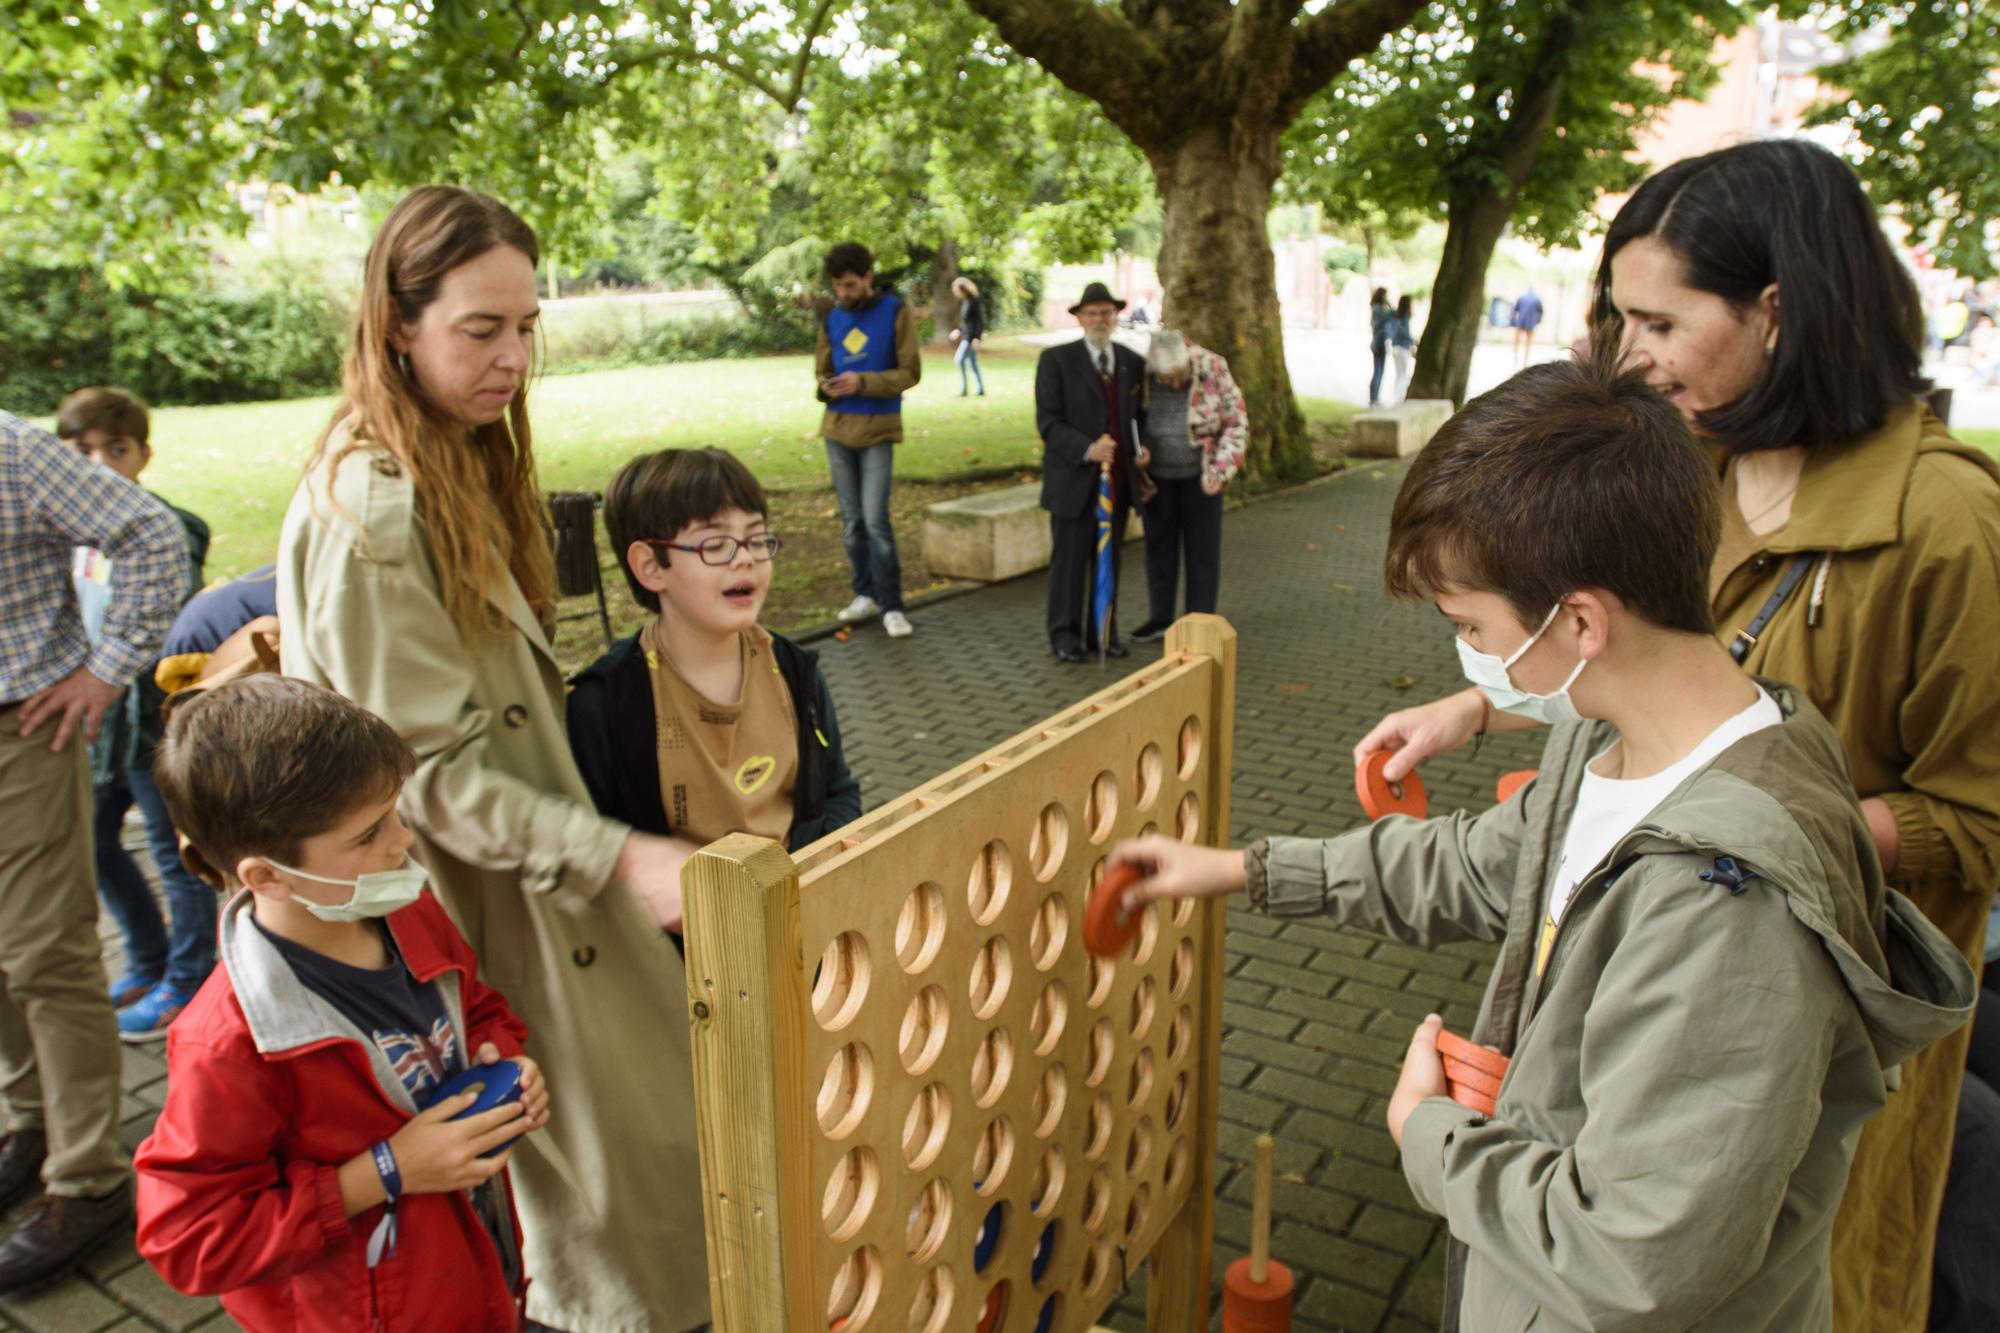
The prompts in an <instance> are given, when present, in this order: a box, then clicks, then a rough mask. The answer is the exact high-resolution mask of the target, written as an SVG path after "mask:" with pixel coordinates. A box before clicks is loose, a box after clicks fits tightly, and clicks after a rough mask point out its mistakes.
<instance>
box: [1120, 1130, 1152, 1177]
mask: <svg viewBox="0 0 2000 1333" xmlns="http://www.w3.org/2000/svg"><path fill="white" fill-rule="evenodd" d="M1152 1160H1153V1121H1152V1119H1151V1117H1149V1116H1143V1115H1142V1116H1140V1117H1139V1122H1138V1123H1137V1124H1135V1125H1133V1126H1132V1137H1131V1138H1129V1139H1127V1140H1126V1141H1125V1174H1126V1176H1127V1177H1131V1176H1137V1175H1141V1174H1143V1173H1144V1172H1145V1170H1146V1164H1147V1163H1148V1162H1150V1161H1152Z"/></svg>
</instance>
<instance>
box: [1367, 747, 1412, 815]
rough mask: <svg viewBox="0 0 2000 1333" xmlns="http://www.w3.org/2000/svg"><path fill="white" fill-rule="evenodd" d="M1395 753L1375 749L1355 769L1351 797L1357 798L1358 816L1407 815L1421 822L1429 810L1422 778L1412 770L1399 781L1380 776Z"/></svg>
mask: <svg viewBox="0 0 2000 1333" xmlns="http://www.w3.org/2000/svg"><path fill="white" fill-rule="evenodd" d="M1395 753H1396V752H1395V751H1394V750H1376V751H1374V752H1372V753H1371V754H1370V755H1369V756H1368V757H1367V758H1366V759H1364V760H1362V761H1361V763H1360V765H1359V766H1358V767H1356V768H1355V770H1354V794H1355V795H1356V796H1359V797H1360V798H1361V813H1362V814H1364V815H1367V816H1368V817H1369V818H1370V819H1380V818H1382V817H1383V816H1384V815H1408V816H1410V817H1411V818H1412V819H1422V818H1423V817H1424V815H1425V814H1427V813H1428V812H1429V811H1430V808H1431V798H1430V796H1429V795H1428V794H1427V793H1426V792H1425V791H1424V783H1423V779H1422V778H1419V777H1418V776H1417V775H1416V773H1415V772H1414V771H1412V772H1410V773H1408V774H1406V775H1405V776H1404V778H1403V780H1402V781H1401V782H1391V781H1389V779H1387V778H1385V777H1383V776H1382V769H1383V768H1384V767H1385V766H1386V765H1387V764H1388V762H1389V759H1390V756H1392V755H1394V754H1395Z"/></svg>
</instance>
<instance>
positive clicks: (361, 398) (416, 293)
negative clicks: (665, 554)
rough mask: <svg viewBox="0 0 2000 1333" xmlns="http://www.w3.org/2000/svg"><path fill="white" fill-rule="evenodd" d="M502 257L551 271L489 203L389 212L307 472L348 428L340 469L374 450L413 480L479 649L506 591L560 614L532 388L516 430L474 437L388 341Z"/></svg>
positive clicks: (520, 395) (461, 619)
mask: <svg viewBox="0 0 2000 1333" xmlns="http://www.w3.org/2000/svg"><path fill="white" fill-rule="evenodd" d="M502 245H506V246H512V247H513V248H514V249H516V250H519V251H520V252H521V253H522V254H524V255H526V256H527V257H528V262H529V263H530V264H539V263H540V262H541V247H540V245H539V244H538V243H537V242H536V240H535V233H534V231H533V229H531V228H530V227H529V226H528V224H527V223H525V222H523V221H521V219H520V218H519V217H517V216H516V215H515V214H514V212H513V210H512V209H510V208H508V207H507V206H506V205H505V204H503V203H501V202H500V201H499V200H497V199H493V198H491V197H489V196H487V195H483V194H478V193H475V192H474V191H471V190H462V189H459V188H457V187H456V186H451V185H426V186H424V187H423V188H422V189H419V190H413V191H411V192H410V193H409V194H407V195H405V196H404V197H403V199H402V202H400V203H398V204H397V205H396V206H395V208H393V209H391V210H390V212H389V216H388V217H387V218H385V219H384V220H383V222H382V227H381V230H379V231H377V232H376V233H375V240H374V242H373V243H372V244H371V245H370V246H369V247H368V262H367V267H366V269H365V271H364V275H363V278H362V285H361V300H360V301H359V302H358V303H357V304H356V308H355V312H354V335H353V338H352V341H351V342H350V344H349V346H348V349H347V364H346V367H345V369H344V370H343V371H342V373H341V381H340V402H339V403H338V404H337V405H336V406H335V408H334V411H333V419H332V420H331V421H329V422H328V423H327V427H326V430H325V431H324V432H322V434H321V435H320V438H319V443H318V444H317V445H315V446H314V448H313V454H312V458H311V459H310V460H309V461H308V462H307V464H306V469H307V471H311V470H312V469H313V468H314V467H316V466H318V465H319V463H320V462H321V460H322V459H325V458H326V457H327V451H328V447H329V444H330V443H331V442H332V441H333V439H334V437H335V436H336V434H338V433H339V432H340V431H341V430H342V428H343V427H344V429H345V436H344V439H343V440H342V442H341V443H340V444H339V445H338V446H337V447H336V448H335V451H334V454H333V457H332V464H333V466H334V467H338V465H339V462H340V459H341V458H342V457H344V456H345V455H346V454H347V453H349V452H350V451H352V450H354V449H357V448H362V447H366V446H371V445H372V446H379V447H381V448H384V449H387V450H388V451H389V452H390V453H391V454H393V455H394V456H395V458H396V460H397V461H398V462H399V463H401V464H402V465H403V466H404V467H405V468H406V469H408V470H409V474H410V480H411V483H412V484H413V485H414V486H415V488H416V499H417V512H418V513H419V514H421V515H422V516H423V520H424V531H425V534H426V535H427V536H428V538H429V540H430V551H431V557H432V559H433V560H434V561H435V563H436V566H437V575H438V585H439V589H440V591H441V592H442V593H443V596H444V606H445V612H446V614H448V615H449V616H450V617H451V622H452V624H453V625H454V626H455V627H456V628H457V630H458V632H459V635H460V636H461V637H462V638H465V639H466V640H468V641H471V640H474V639H477V638H478V637H480V636H481V635H483V634H485V633H488V632H491V631H494V630H497V629H499V628H500V627H501V626H502V625H503V624H504V623H505V622H504V618H503V617H502V616H501V615H500V614H499V613H498V612H497V611H496V610H495V609H494V607H493V606H492V604H491V603H490V602H489V601H488V600H487V597H488V596H489V594H491V593H494V592H495V591H496V590H497V589H498V588H499V587H500V586H501V583H500V581H501V580H502V579H503V578H506V577H509V576H511V577H512V578H513V579H514V581H515V582H516V583H517V584H519V585H520V588H521V592H522V594H523V595H524V596H525V597H526V598H527V600H528V604H529V605H530V606H532V607H533V608H534V609H535V612H536V614H538V615H545V614H547V612H548V611H549V609H550V608H551V607H552V605H553V602H554V597H555V557H554V554H553V552H552V551H551V550H550V546H549V538H548V516H547V510H546V506H545V504H544V502H543V500H542V494H541V488H540V487H539V486H538V485H537V483H536V479H535V455H534V450H533V448H532V447H531V446H530V443H529V434H528V385H527V381H526V380H525V379H524V380H523V381H522V384H521V388H520V390H519V391H518V392H517V393H515V395H514V401H513V402H511V403H509V404H508V405H507V415H506V416H504V417H502V418H501V419H500V420H498V421H495V422H492V423H490V424H488V425H485V426H480V427H478V428H477V429H475V430H473V431H472V432H471V433H470V435H469V436H468V434H467V432H466V430H465V428H464V427H463V426H461V425H459V424H457V423H456V422H453V421H451V420H450V419H449V418H447V417H446V416H445V415H444V414H443V413H442V412H440V411H439V410H438V408H437V406H436V405H435V404H434V403H432V402H431V401H430V399H429V397H428V396H427V395H426V394H425V393H424V391H423V388H422V386H421V385H419V384H418V383H417V382H416V381H415V380H414V379H413V378H412V377H411V376H410V375H409V373H408V372H407V371H406V370H405V369H404V368H403V367H404V365H405V364H406V363H405V362H404V361H403V360H402V358H400V357H398V355H397V353H396V350H395V348H394V347H392V346H391V345H390V342H389V335H390V333H391V332H392V331H394V330H396V329H398V328H400V327H403V326H406V325H410V324H414V323H416V322H417V320H418V318H419V317H420V316H421V315H422V314H423V312H424V308H425V307H426V306H428V305H430V303H431V302H432V301H434V300H436V299H437V295H438V288H439V286H440V285H441V284H442V283H443V281H444V278H445V275H446V274H448V273H450V272H451V271H452V270H453V269H455V268H457V267H458V266H459V265H461V264H465V263H468V262H470V261H471V260H474V259H477V258H478V257H479V256H481V255H483V254H485V253H486V252H487V251H488V250H491V249H493V248H495V247H496V246H502ZM536 346H537V349H539V346H540V344H539V342H538V343H537V344H536Z"/></svg>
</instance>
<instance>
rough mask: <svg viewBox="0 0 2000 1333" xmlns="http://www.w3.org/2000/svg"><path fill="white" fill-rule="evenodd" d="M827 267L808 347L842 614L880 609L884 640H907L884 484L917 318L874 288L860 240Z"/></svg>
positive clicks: (854, 617)
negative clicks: (825, 302) (829, 479)
mask: <svg viewBox="0 0 2000 1333" xmlns="http://www.w3.org/2000/svg"><path fill="white" fill-rule="evenodd" d="M825 267H826V276H827V281H829V282H831V283H832V284H833V296H834V304H833V306H832V308H831V309H829V310H828V311H827V312H826V317H825V318H824V319H822V320H821V321H820V326H819V338H818V341H817V345H816V347H815V349H814V352H815V354H814V364H815V368H816V370H817V372H818V375H819V399H820V401H821V402H823V403H825V404H826V414H825V416H824V417H822V418H821V420H820V434H821V435H823V436H825V437H826V463H827V469H828V471H830V472H831V473H832V474H833V493H834V494H835V495H836V496H838V497H839V499H840V521H841V526H842V528H843V531H844V535H845V537H846V539H847V565H848V569H849V570H850V571H851V573H852V574H853V579H854V600H853V601H852V602H849V603H848V604H847V609H846V610H844V611H842V612H841V613H840V619H841V620H842V621H844V622H846V623H847V624H854V623H855V622H857V621H862V620H867V619H869V618H870V617H872V616H875V615H880V616H881V617H882V628H883V630H884V631H885V632H886V633H887V634H888V635H889V637H890V638H892V639H901V638H907V637H908V636H909V634H910V620H909V617H908V616H906V615H904V614H903V570H902V566H901V565H900V564H899V563H898V562H897V559H896V534H895V533H894V532H893V531H892V530H891V529H890V526H889V482H890V474H891V472H892V470H893V467H894V463H895V446H896V445H897V444H899V443H901V441H902V439H903V393H904V392H905V391H906V390H908V389H911V388H914V387H915V386H916V383H917V380H918V378H919V377H920V376H921V375H922V373H923V368H922V366H921V365H920V364H919V363H918V359H917V322H916V320H915V319H914V318H912V317H911V315H910V308H909V307H908V306H906V305H904V304H903V301H902V298H901V297H898V296H897V295H895V294H894V293H893V292H882V293H879V294H878V293H877V292H876V290H875V256H874V255H872V254H870V253H868V249H867V247H866V246H862V245H858V244H856V243H855V242H853V241H845V242H842V243H841V244H839V245H836V246H834V247H833V249H831V250H829V251H827V252H826V265H825Z"/></svg>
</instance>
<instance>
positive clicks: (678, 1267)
mask: <svg viewBox="0 0 2000 1333" xmlns="http://www.w3.org/2000/svg"><path fill="white" fill-rule="evenodd" d="M538 258H539V255H538V251H537V247H536V243H535V237H534V234H533V233H532V232H531V231H530V230H529V229H528V227H527V226H526V225H525V224H524V223H522V222H521V220H520V219H519V218H517V217H516V216H515V215H514V214H513V213H512V212H510V211H508V210H507V209H506V208H505V207H504V206H503V205H501V204H499V203H497V202H496V201H494V200H492V199H489V198H486V197H485V196H483V195H477V194H473V193H470V192H468V191H464V190H458V189H451V188H445V187H430V188H426V189H422V190H418V191H416V192H415V193H413V194H411V195H410V196H408V197H407V198H405V199H404V200H403V201H402V202H401V203H400V204H398V205H397V207H396V208H395V210H394V211H393V212H392V213H391V214H390V215H389V217H388V218H387V219H386V220H385V221H384V223H383V224H382V229H381V231H380V232H379V233H378V234H377V236H376V238H375V241H374V244H373V246H372V247H371V248H370V251H369V255H368V262H367V270H366V276H365V278H364V288H363V292H362V297H361V302H360V307H359V310H358V311H357V314H356V317H355V333H354V342H353V346H352V347H351V348H350V349H349V351H348V355H347V364H346V370H345V374H344V378H343V382H342V390H343V397H342V401H341V403H340V406H339V408H338V409H337V410H336V412H335V415H334V419H333V422H332V423H331V424H330V426H329V427H328V430H327V432H326V434H325V436H324V437H323V438H322V439H321V440H320V443H319V446H318V447H317V449H315V451H314V454H313V458H312V460H311V462H310V463H309V464H308V466H307V470H306V475H305V478H304V479H303V481H302V482H301V483H300V485H299V488H298V491H297V493H296V494H295V495H294V497H293V499H292V504H291V508H290V511H289V512H288V513H287V514H286V516H285V524H284V533H283V536H282V538H281V541H280V548H279V561H278V602H279V617H280V619H281V620H282V621H283V622H284V625H285V634H284V641H283V666H284V670H285V672H286V674H288V675H293V676H299V677H302V678H304V679H307V680H311V681H315V682H317V683H319V684H322V685H326V686H328V687H330V688H332V689H335V690H338V691H339V692H340V693H342V694H344V695H346V696H348V697H349V698H351V699H354V700H356V701H357V702H359V703H361V704H363V705H364V706H366V707H367V708H369V709H371V710H373V711H374V712H376V713H378V714H380V715H381V716H382V717H384V718H386V719H387V720H388V721H389V723H390V724H391V725H393V726H394V727H395V728H396V730H397V731H398V732H400V733H401V734H402V736H403V737H404V739H406V740H407V741H409V743H410V744H411V746H412V747H413V748H414V749H415V750H416V752H417V755H418V758H419V767H418V769H417V773H416V776H415V777H414V778H413V779H412V780H411V781H410V783H409V785H408V786H407V787H406V788H405V789H404V793H403V809H402V814H403V818H404V819H405V821H406V822H407V823H408V824H409V826H410V827H411V828H412V829H413V830H414V831H415V832H416V833H417V836H418V840H419V842H420V844H421V853H422V856H421V859H422V861H423V863H424V865H425V866H426V867H428V869H429V870H430V874H431V884H432V886H433V888H434V889H435V891H436V892H437V894H438V896H439V897H440V898H441V900H442V901H443V902H444V904H445V906H446V907H447V908H448V909H449V910H450V912H451V914H452V916H453V917H454V918H455V919H456V920H457V922H458V924H459V926H460V928H461V929H462V930H463V931H464V932H465V935H466V938H467V939H468V940H470V941H471V943H472V945H473V947H474V948H475V949H477V951H478V953H479V958H480V965H481V970H482V972H483V973H484V977H485V980H486V981H487V982H488V983H489V984H491V985H493V986H495V987H497V988H498V989H499V990H500V991H502V992H503V993H504V994H505V995H506V996H507V999H508V1000H509V1002H510V1003H511V1004H512V1005H513V1007H514V1010H515V1012H517V1013H518V1014H520V1015H521V1017H522V1018H523V1019H524V1020H525V1021H526V1022H527V1024H528V1028H529V1038H528V1049H529V1052H530V1053H531V1054H532V1055H533V1056H534V1057H535V1058H536V1059H537V1060H538V1061H540V1062H541V1066H542V1069H543V1070H544V1071H545V1073H546V1074H547V1077H548V1082H549V1090H550V1100H551V1111H552V1118H551V1121H550V1124H549V1126H548V1128H547V1129H545V1130H543V1131H540V1132H538V1133H536V1134H534V1135H531V1136H530V1137H529V1138H528V1139H526V1140H524V1141H523V1142H522V1143H521V1144H520V1145H519V1146H518V1147H516V1149H515V1150H514V1155H513V1162H512V1173H513V1181H514V1188H515V1192H516V1195H517V1198H518V1200H519V1204H520V1210H521V1217H522V1223H523V1228H524V1230H525V1232H526V1253H525V1261H526V1263H525V1267H526V1271H527V1275H528V1278H529V1279H530V1283H531V1285H530V1287H529V1291H528V1311H529V1315H530V1317H531V1318H532V1319H534V1320H536V1321H537V1322H540V1323H544V1324H548V1325H551V1326H553V1327H556V1328H559V1329H569V1330H579V1331H580V1330H586V1329H587V1330H590V1333H598V1331H599V1330H628V1329H629V1330H641V1329H643V1330H661V1331H662V1333H681V1331H682V1330H686V1329H689V1328H693V1327H697V1326H699V1325H701V1324H702V1323H704V1322H705V1321H706V1320H707V1318H708V1285H707V1276H706V1266H705V1262H704V1254H705V1246H704V1242H703V1238H702V1212H701V1194H700V1185H699V1181H700V1162H699V1155H698V1150H697V1146H696V1139H695V1124H694V1089H693V1079H692V1074H691V1072H690V1071H691V1064H690V1058H689V1049H688V1025H687V1021H686V1004H687V995H686V988H685V982H684V980H683V974H682V970H681V960H680V955H679V952H678V951H677V950H676V948H675V947H674V944H673V941H672V940H671V939H670V938H669V937H668V935H667V934H666V933H665V931H664V930H663V929H662V928H663V927H665V928H668V929H678V928H679V922H680V890H679V865H680V863H681V861H683V860H684V859H685V856H686V854H687V852H688V851H689V850H691V849H688V848H686V847H685V846H683V845H681V844H676V843H673V842H671V841H670V840H667V839H659V838H651V837H646V836H644V835H638V834H634V833H633V832H632V831H631V830H630V829H628V828H626V827H625V826H624V825H622V824H617V823H614V822H612V821H610V820H606V819H604V818H602V817H600V816H599V815H598V814H597V813H596V812H595V811H594V810H593V809H592V808H591V804H590V799H589V796H588V794H587V793H586V791H585V789H584V786H583V782H582V779H581V778H580V777H579V776H578V774H577V770H576V765H575V763H574V761H573V760H572V759H571V757H570V750H569V745H568V742H567V740H566V738H565V736H564V731H563V681H562V675H561V673H560V672H559V671H558V670H557V667H556V663H555V659H554V657H553V656H552V655H551V652H550V648H549V640H548V636H547V633H546V626H547V616H548V614H549V612H550V610H551V607H552V605H553V598H554V572H553V560H552V557H551V555H550V552H549V549H548V543H547V540H546V537H545V536H544V532H543V528H542V520H541V510H540V505H541V501H540V498H539V492H538V490H537V488H536V481H535V470H534V459H533V455H532V452H531V450H530V447H529V431H528V418H527V410H526V404H525V399H526V384H527V375H528V371H529V369H530V366H531V363H532V347H533V337H534V319H535V311H536V304H535V288H534V271H535V264H536V263H537V261H538ZM310 758H311V757H310V756H302V759H303V760H305V761H307V762H309V761H310ZM388 1262H394V1260H393V1259H391V1260H389V1261H388Z"/></svg>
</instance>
